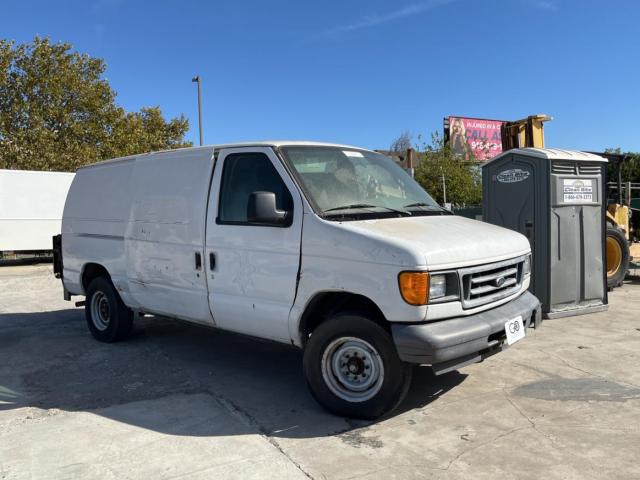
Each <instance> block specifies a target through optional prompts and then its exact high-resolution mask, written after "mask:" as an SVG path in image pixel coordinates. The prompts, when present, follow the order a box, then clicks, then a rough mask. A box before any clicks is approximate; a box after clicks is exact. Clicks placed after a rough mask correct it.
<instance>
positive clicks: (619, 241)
mask: <svg viewBox="0 0 640 480" xmlns="http://www.w3.org/2000/svg"><path fill="white" fill-rule="evenodd" d="M606 242H607V245H606V252H607V254H606V257H607V258H606V263H605V265H606V269H607V288H608V289H609V290H611V289H612V288H616V287H619V286H620V285H622V282H623V281H624V277H625V276H626V275H627V271H628V270H629V256H630V254H629V243H628V242H627V239H626V238H624V234H623V232H622V231H621V230H620V229H619V228H617V227H614V226H613V225H607V238H606Z"/></svg>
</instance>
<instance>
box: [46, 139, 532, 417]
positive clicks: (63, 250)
mask: <svg viewBox="0 0 640 480" xmlns="http://www.w3.org/2000/svg"><path fill="white" fill-rule="evenodd" d="M54 247H55V268H54V270H55V272H56V274H57V275H58V276H60V277H61V278H62V282H63V285H64V295H65V298H66V299H67V300H70V299H71V296H72V295H84V296H85V297H86V298H85V309H86V319H87V324H88V327H89V330H90V331H91V333H92V334H93V336H94V337H95V338H96V339H97V340H100V341H103V342H114V341H117V340H121V339H124V338H125V337H126V336H127V334H128V333H129V332H130V330H131V328H132V323H133V320H134V318H135V317H136V316H137V315H141V314H147V315H148V314H150V315H155V316H164V317H173V318H176V319H181V320H185V321H189V322H194V323H198V324H202V325H208V326H211V327H217V328H220V329H224V330H230V331H234V332H239V333H242V334H246V335H252V336H255V337H260V338H264V339H270V340H274V341H276V342H283V343H287V344H291V345H293V346H296V347H299V348H302V349H304V355H303V368H304V373H305V377H306V380H307V383H308V386H309V388H310V390H311V392H312V393H313V396H314V397H315V398H316V399H317V400H318V402H319V403H320V404H322V405H323V406H324V407H326V408H327V409H328V410H330V411H332V412H334V413H337V414H340V415H345V416H350V417H357V418H376V417H379V416H381V415H384V414H386V413H388V412H390V411H392V410H393V409H394V408H395V407H396V406H397V405H398V404H399V403H400V402H401V401H402V399H403V397H404V396H405V394H406V393H407V389H408V388H409V384H410V381H411V374H412V368H413V366H414V365H415V364H425V365H431V366H432V368H433V370H434V371H435V372H436V373H437V374H440V373H444V372H448V371H451V370H453V369H457V368H460V367H462V366H464V365H467V364H469V363H473V362H479V361H482V360H483V359H485V358H486V357H488V356H490V355H492V354H495V353H497V352H499V351H501V350H502V349H503V348H505V347H506V346H508V345H510V344H513V343H514V342H517V341H519V340H521V339H522V338H524V336H525V332H526V330H527V329H528V328H530V327H537V326H539V325H540V322H541V315H540V304H539V302H538V300H537V299H536V298H535V297H534V296H533V295H532V294H531V293H529V292H528V291H527V288H528V286H529V281H530V275H531V260H530V255H531V250H530V247H529V243H528V241H527V239H526V238H525V237H524V236H522V235H520V234H518V233H516V232H513V231H510V230H506V229H504V228H500V227H496V226H493V225H489V224H487V223H482V222H478V221H475V220H470V219H467V218H462V217H459V216H456V215H452V214H451V213H450V212H449V211H447V210H445V209H443V208H441V207H440V206H438V204H437V203H436V202H435V201H434V200H433V199H432V198H431V197H430V196H429V194H428V193H427V192H425V191H424V190H423V189H422V188H421V187H420V186H419V185H418V184H417V183H416V182H415V181H414V180H413V179H412V178H411V177H410V176H409V175H408V174H407V173H406V172H405V171H404V170H402V168H401V167H399V166H398V165H397V164H395V163H394V162H393V161H392V160H391V159H390V158H388V157H385V156H383V155H381V154H379V153H376V152H373V151H370V150H365V149H362V148H357V147H351V146H345V145H334V144H322V143H312V142H293V141H279V142H256V143H243V144H231V145H219V146H209V147H198V148H187V149H180V150H171V151H165V152H157V153H148V154H144V155H135V156H131V157H126V158H118V159H114V160H109V161H106V162H101V163H97V164H94V165H89V166H87V167H83V168H81V169H79V170H78V172H77V174H76V176H75V178H74V180H73V183H72V185H71V188H70V191H69V194H68V197H67V201H66V205H65V209H64V215H63V220H62V235H61V237H58V238H54Z"/></svg>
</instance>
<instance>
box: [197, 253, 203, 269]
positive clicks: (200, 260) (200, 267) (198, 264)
mask: <svg viewBox="0 0 640 480" xmlns="http://www.w3.org/2000/svg"><path fill="white" fill-rule="evenodd" d="M196 270H202V255H200V252H196Z"/></svg>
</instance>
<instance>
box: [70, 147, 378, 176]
mask: <svg viewBox="0 0 640 480" xmlns="http://www.w3.org/2000/svg"><path fill="white" fill-rule="evenodd" d="M282 146H310V147H314V146H315V147H338V148H349V149H357V150H366V151H369V152H373V153H376V152H374V151H373V150H369V149H368V148H362V147H356V146H354V145H343V144H340V143H327V142H312V141H307V140H259V141H254V142H235V143H221V144H214V145H202V146H198V147H185V148H177V149H167V150H158V151H154V152H143V153H139V154H136V155H129V156H127V157H119V158H112V159H110V160H103V161H101V162H96V163H92V164H89V165H84V166H82V167H80V168H79V169H78V170H80V169H83V168H91V167H93V166H97V165H104V164H107V163H116V162H125V161H130V160H135V158H136V157H139V156H142V155H152V154H157V153H164V152H179V151H185V150H204V149H209V150H220V149H223V148H242V147H282Z"/></svg>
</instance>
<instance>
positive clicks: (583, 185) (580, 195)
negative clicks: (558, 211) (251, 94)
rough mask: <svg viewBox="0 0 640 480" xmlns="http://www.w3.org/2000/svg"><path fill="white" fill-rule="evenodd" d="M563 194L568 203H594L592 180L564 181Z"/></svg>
mask: <svg viewBox="0 0 640 480" xmlns="http://www.w3.org/2000/svg"><path fill="white" fill-rule="evenodd" d="M562 193H563V194H564V201H565V202H566V203H579V202H593V184H592V180H575V179H566V178H565V179H564V180H563V188H562Z"/></svg>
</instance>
